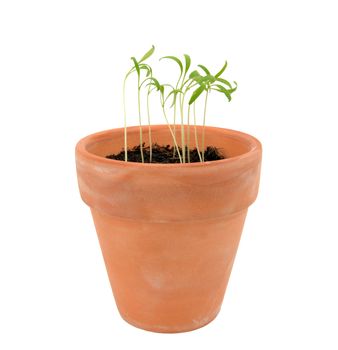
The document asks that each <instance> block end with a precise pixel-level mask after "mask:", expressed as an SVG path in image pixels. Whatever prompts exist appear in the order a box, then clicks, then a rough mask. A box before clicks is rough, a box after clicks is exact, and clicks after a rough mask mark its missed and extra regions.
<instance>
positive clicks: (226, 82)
mask: <svg viewBox="0 0 338 350" xmlns="http://www.w3.org/2000/svg"><path fill="white" fill-rule="evenodd" d="M216 81H219V82H220V83H223V84H225V85H227V86H228V87H229V88H230V89H232V86H231V84H230V83H229V82H228V81H227V80H225V79H222V78H216Z"/></svg>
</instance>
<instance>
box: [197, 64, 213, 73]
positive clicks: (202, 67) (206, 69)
mask: <svg viewBox="0 0 338 350" xmlns="http://www.w3.org/2000/svg"><path fill="white" fill-rule="evenodd" d="M198 67H200V68H201V69H203V70H204V72H205V73H206V74H208V75H211V73H210V72H209V70H208V68H207V67H205V66H203V65H202V64H199V65H198Z"/></svg>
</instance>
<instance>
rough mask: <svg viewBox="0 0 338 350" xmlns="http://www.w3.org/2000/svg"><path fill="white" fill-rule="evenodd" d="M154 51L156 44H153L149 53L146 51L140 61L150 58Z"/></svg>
mask: <svg viewBox="0 0 338 350" xmlns="http://www.w3.org/2000/svg"><path fill="white" fill-rule="evenodd" d="M154 51H155V46H154V45H152V46H151V49H150V50H149V51H148V52H147V53H145V54H144V55H143V57H142V58H141V59H140V60H139V63H141V62H143V61H145V60H146V59H148V58H149V57H150V56H151V55H152V54H153V53H154Z"/></svg>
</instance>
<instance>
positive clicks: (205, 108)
mask: <svg viewBox="0 0 338 350" xmlns="http://www.w3.org/2000/svg"><path fill="white" fill-rule="evenodd" d="M208 95H209V90H207V91H206V95H205V102H204V115H203V129H202V161H203V162H204V153H205V150H204V146H205V145H204V141H205V140H204V139H205V119H206V115H207V103H208Z"/></svg>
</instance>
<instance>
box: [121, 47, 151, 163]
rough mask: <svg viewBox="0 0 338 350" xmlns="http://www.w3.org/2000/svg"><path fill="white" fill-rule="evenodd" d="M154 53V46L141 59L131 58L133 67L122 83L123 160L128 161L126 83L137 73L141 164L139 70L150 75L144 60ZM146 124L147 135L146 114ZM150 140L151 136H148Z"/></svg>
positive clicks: (148, 67)
mask: <svg viewBox="0 0 338 350" xmlns="http://www.w3.org/2000/svg"><path fill="white" fill-rule="evenodd" d="M154 51H155V47H154V45H153V46H152V47H151V49H150V50H149V51H147V52H146V53H145V54H144V55H143V56H142V58H141V59H140V60H139V61H137V60H136V58H135V57H131V60H132V61H133V63H134V66H133V67H132V68H131V69H130V70H129V72H128V73H127V74H126V76H125V79H124V81H123V110H124V158H125V159H124V160H125V161H126V162H127V161H128V142H127V113H126V81H127V78H128V77H129V75H130V74H131V73H133V72H135V71H136V73H137V102H138V116H139V128H140V151H141V159H142V163H144V155H143V135H142V116H141V94H140V93H141V70H145V71H146V76H151V75H152V69H151V67H150V66H149V65H148V64H144V63H142V62H144V61H145V60H147V59H148V58H149V57H150V56H151V55H152V54H153V53H154ZM148 122H149V125H148V127H149V133H151V131H150V121H149V114H148ZM150 139H151V136H150Z"/></svg>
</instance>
